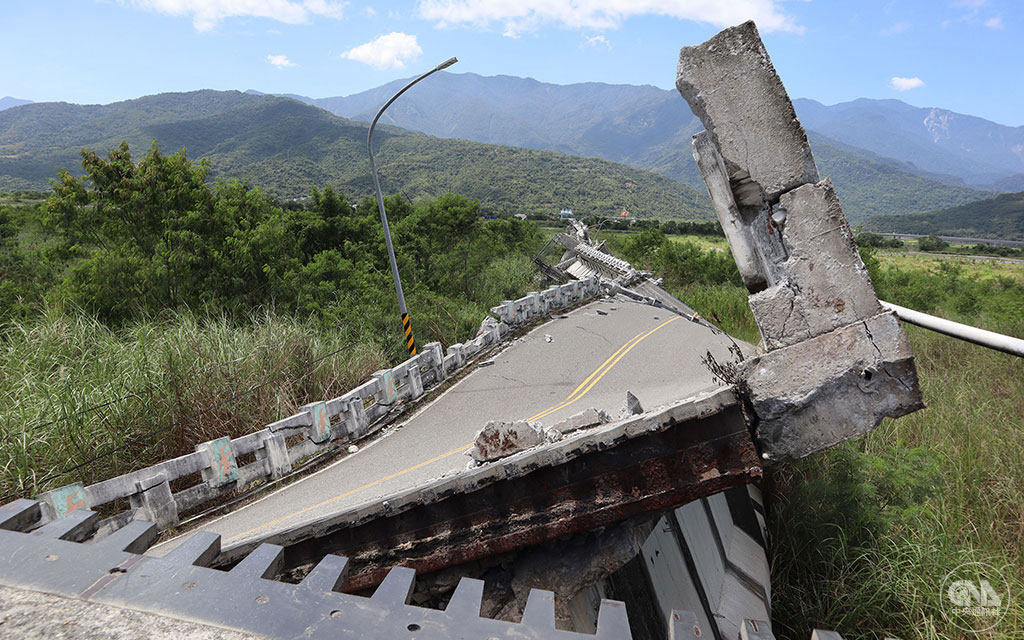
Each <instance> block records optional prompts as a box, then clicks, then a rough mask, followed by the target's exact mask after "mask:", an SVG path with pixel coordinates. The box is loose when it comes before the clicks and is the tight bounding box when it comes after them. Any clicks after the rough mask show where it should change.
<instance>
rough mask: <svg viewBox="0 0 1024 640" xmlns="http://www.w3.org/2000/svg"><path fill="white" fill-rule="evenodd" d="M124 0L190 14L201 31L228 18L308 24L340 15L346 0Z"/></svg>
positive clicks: (123, 0) (150, 8) (152, 8)
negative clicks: (316, 17)
mask: <svg viewBox="0 0 1024 640" xmlns="http://www.w3.org/2000/svg"><path fill="white" fill-rule="evenodd" d="M120 1H121V3H122V4H126V5H129V6H133V7H137V8H140V9H146V10H148V11H155V12H156V13H163V14H166V15H170V16H191V17H192V24H193V26H195V28H196V30H198V31H209V30H211V29H213V28H214V27H215V26H217V23H218V22H220V21H221V20H224V19H225V18H235V17H254V18H269V19H271V20H277V21H278V22H284V23H285V24H305V23H307V22H310V20H311V19H312V16H325V17H328V18H336V19H337V18H341V16H342V13H343V10H344V8H345V5H346V4H348V3H347V2H335V1H331V0H120Z"/></svg>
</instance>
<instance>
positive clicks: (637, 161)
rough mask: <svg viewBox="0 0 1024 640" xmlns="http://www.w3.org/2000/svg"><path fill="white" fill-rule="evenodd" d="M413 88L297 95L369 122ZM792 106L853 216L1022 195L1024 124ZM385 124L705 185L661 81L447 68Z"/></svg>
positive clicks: (867, 107)
mask: <svg viewBox="0 0 1024 640" xmlns="http://www.w3.org/2000/svg"><path fill="white" fill-rule="evenodd" d="M405 82H406V81H405V80H396V81H394V82H391V83H388V84H385V85H382V86H380V87H377V88H374V89H371V90H369V91H364V92H361V93H357V94H353V95H351V96H344V97H331V98H319V99H313V98H309V97H305V96H297V95H290V96H289V97H292V98H295V99H297V100H301V101H303V102H306V103H307V104H310V105H314V106H318V107H321V108H323V109H326V110H328V111H330V112H332V113H335V114H337V115H340V116H343V117H346V118H351V119H354V120H370V119H371V118H372V117H373V115H374V113H375V112H376V110H377V108H378V107H379V105H381V104H383V103H384V102H385V101H386V100H387V99H388V98H389V97H390V96H391V95H393V94H394V93H395V92H396V91H397V90H398V89H400V88H401V87H402V86H403V84H404V83H405ZM794 107H795V108H796V110H797V114H798V116H799V117H800V119H801V122H802V123H803V124H804V125H805V127H806V128H807V129H808V130H809V135H810V139H811V144H812V148H813V149H814V152H815V158H816V160H817V162H818V165H819V170H820V172H821V174H822V175H828V176H831V177H832V179H833V181H834V182H835V183H836V185H837V188H838V189H839V193H840V196H841V198H842V200H843V203H844V207H845V208H846V209H847V214H848V216H849V217H850V218H851V219H852V220H854V221H859V220H862V219H864V218H866V217H868V216H871V215H880V214H900V213H907V212H911V211H921V210H927V209H936V208H942V207H947V206H956V205H959V204H963V203H966V202H969V201H972V200H977V199H980V198H984V197H986V196H990V195H993V194H992V192H993V191H1014V190H1019V189H1021V188H1024V187H1022V186H1021V184H1024V127H1007V126H1003V125H999V124H996V123H993V122H989V121H987V120H984V119H981V118H976V117H973V116H967V115H963V114H958V113H955V112H952V111H948V110H943V109H936V108H918V107H913V106H911V105H908V104H906V103H903V102H900V101H898V100H868V99H860V100H855V101H852V102H848V103H841V104H837V105H832V106H825V105H823V104H821V103H819V102H816V101H814V100H808V99H797V100H795V101H794ZM382 121H383V122H389V123H391V124H395V125H397V126H401V127H404V128H407V129H412V130H416V131H422V132H424V133H428V134H430V135H435V136H440V137H448V138H464V139H468V140H475V141H480V142H489V143H495V144H510V145H515V146H522V147H528V148H536V149H547V150H553V151H558V152H563V153H571V154H576V155H582V156H587V157H600V158H605V159H608V160H612V161H615V162H622V163H625V164H629V165H631V166H635V167H638V168H643V169H650V170H653V171H657V172H659V173H661V174H663V175H666V176H668V177H670V178H673V179H675V180H679V181H681V182H684V183H686V184H689V185H691V186H694V187H697V188H701V187H702V186H703V185H702V184H701V179H700V176H699V174H698V172H697V169H696V166H695V165H694V163H693V160H692V157H691V155H690V150H689V140H690V137H691V136H692V135H693V134H694V133H696V132H697V131H699V130H700V129H702V128H703V126H702V125H701V123H700V122H699V121H698V120H697V118H696V117H695V116H693V114H692V113H691V112H690V110H689V108H687V106H686V103H685V102H684V101H683V100H682V98H681V97H680V96H679V94H678V93H677V92H675V91H666V90H663V89H658V88H656V87H652V86H632V85H609V84H602V83H581V84H573V85H555V84H548V83H543V82H538V81H536V80H532V79H529V78H517V77H512V76H490V77H484V76H479V75H476V74H472V73H465V74H450V73H439V74H436V75H435V76H433V77H432V78H431V80H430V81H429V82H424V83H422V84H420V85H417V87H416V90H415V91H410V92H408V93H406V94H405V95H403V97H402V99H401V100H399V101H397V102H396V103H395V104H393V105H392V106H391V107H390V108H389V109H388V111H387V112H386V113H385V114H384V116H383V118H382ZM880 178H881V179H880ZM883 185H884V186H883ZM880 191H884V192H880Z"/></svg>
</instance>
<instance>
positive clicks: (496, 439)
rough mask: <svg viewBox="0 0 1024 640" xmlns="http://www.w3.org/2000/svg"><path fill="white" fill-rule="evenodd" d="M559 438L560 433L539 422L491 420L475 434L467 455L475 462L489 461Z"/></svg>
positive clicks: (555, 440)
mask: <svg viewBox="0 0 1024 640" xmlns="http://www.w3.org/2000/svg"><path fill="white" fill-rule="evenodd" d="M560 438H561V433H559V432H557V431H554V430H551V429H545V428H544V425H542V424H541V423H539V422H527V421H526V420H518V421H516V422H502V421H500V420H491V421H490V422H488V423H487V424H486V425H484V428H483V429H481V430H480V432H479V433H478V434H477V435H476V440H474V442H473V447H472V448H471V449H470V450H469V455H470V456H471V457H472V458H473V460H474V461H475V462H478V463H482V462H490V461H492V460H499V459H501V458H505V457H508V456H510V455H512V454H514V453H519V452H520V451H524V450H526V449H529V448H531V447H536V446H538V445H541V444H545V443H548V442H557V441H558V440H559V439H560Z"/></svg>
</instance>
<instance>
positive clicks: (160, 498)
mask: <svg viewBox="0 0 1024 640" xmlns="http://www.w3.org/2000/svg"><path fill="white" fill-rule="evenodd" d="M128 503H129V504H130V505H131V508H132V509H134V510H135V516H134V519H136V520H146V521H147V522H155V523H156V525H157V526H158V527H159V528H160V529H161V530H164V529H168V528H170V527H173V526H176V525H177V524H178V505H177V503H176V502H175V501H174V495H173V494H172V493H171V485H170V483H169V482H168V481H167V478H166V477H165V476H164V474H162V473H158V474H156V475H154V476H152V477H149V478H146V479H145V480H139V481H136V482H135V493H134V494H132V495H130V496H128Z"/></svg>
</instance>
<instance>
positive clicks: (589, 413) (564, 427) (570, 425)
mask: <svg viewBox="0 0 1024 640" xmlns="http://www.w3.org/2000/svg"><path fill="white" fill-rule="evenodd" d="M611 421H612V419H611V417H610V416H609V415H608V414H607V413H605V412H604V411H601V410H600V409H593V408H591V409H586V410H584V411H580V412H579V413H577V414H575V415H571V416H569V417H568V418H566V419H565V420H562V421H561V422H558V423H556V424H555V425H554V426H552V427H551V428H552V429H553V430H555V431H557V432H559V433H568V432H569V431H576V430H577V429H586V428H588V427H596V426H598V425H602V424H607V423H609V422H611Z"/></svg>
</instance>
